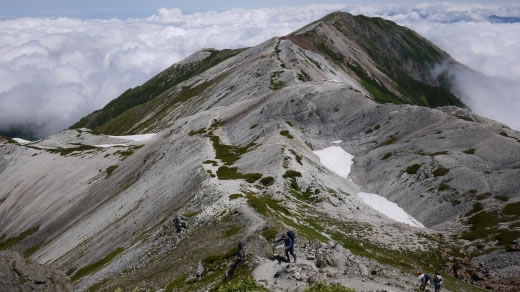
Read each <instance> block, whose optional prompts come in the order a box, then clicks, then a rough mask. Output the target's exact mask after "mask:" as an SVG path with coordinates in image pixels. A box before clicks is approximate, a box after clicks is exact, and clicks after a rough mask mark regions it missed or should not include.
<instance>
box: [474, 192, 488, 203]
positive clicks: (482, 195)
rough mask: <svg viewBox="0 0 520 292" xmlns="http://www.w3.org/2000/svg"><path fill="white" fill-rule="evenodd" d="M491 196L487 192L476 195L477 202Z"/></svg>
mask: <svg viewBox="0 0 520 292" xmlns="http://www.w3.org/2000/svg"><path fill="white" fill-rule="evenodd" d="M491 196H492V194H491V193H490V192H487V193H483V194H480V195H478V196H477V197H476V198H477V200H478V201H482V200H485V199H487V198H489V197H491Z"/></svg>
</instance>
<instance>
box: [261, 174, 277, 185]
mask: <svg viewBox="0 0 520 292" xmlns="http://www.w3.org/2000/svg"><path fill="white" fill-rule="evenodd" d="M260 183H261V184H263V185H264V186H266V187H268V186H272V185H273V184H274V177H272V176H266V177H264V178H262V179H261V180H260Z"/></svg>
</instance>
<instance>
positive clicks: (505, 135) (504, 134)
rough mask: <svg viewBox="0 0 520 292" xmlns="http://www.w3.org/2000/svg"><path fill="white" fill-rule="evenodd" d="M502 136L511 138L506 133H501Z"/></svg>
mask: <svg viewBox="0 0 520 292" xmlns="http://www.w3.org/2000/svg"><path fill="white" fill-rule="evenodd" d="M500 135H501V136H504V137H509V135H508V134H507V133H506V132H504V131H502V132H500Z"/></svg>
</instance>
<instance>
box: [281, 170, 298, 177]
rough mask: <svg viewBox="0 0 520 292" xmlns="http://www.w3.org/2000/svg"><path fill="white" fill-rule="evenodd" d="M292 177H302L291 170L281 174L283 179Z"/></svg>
mask: <svg viewBox="0 0 520 292" xmlns="http://www.w3.org/2000/svg"><path fill="white" fill-rule="evenodd" d="M293 177H302V174H301V172H299V171H296V170H291V169H289V170H287V171H286V172H285V173H284V174H283V178H293Z"/></svg>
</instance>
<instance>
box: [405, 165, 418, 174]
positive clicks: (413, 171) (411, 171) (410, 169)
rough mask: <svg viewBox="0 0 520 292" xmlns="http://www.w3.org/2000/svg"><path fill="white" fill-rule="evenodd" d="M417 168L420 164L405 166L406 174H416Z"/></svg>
mask: <svg viewBox="0 0 520 292" xmlns="http://www.w3.org/2000/svg"><path fill="white" fill-rule="evenodd" d="M419 168H421V165H420V164H417V163H416V164H413V165H410V166H408V167H407V168H406V173H408V174H417V171H418V170H419Z"/></svg>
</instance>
